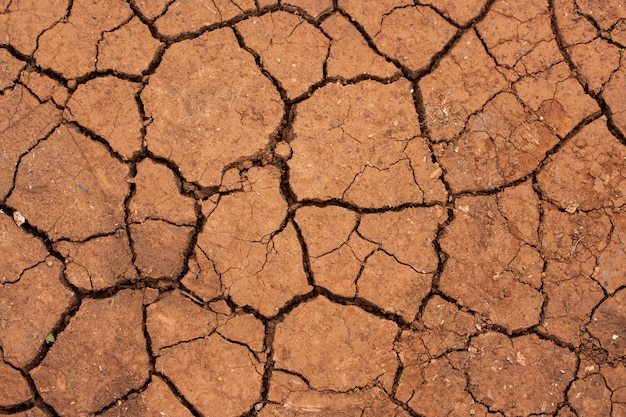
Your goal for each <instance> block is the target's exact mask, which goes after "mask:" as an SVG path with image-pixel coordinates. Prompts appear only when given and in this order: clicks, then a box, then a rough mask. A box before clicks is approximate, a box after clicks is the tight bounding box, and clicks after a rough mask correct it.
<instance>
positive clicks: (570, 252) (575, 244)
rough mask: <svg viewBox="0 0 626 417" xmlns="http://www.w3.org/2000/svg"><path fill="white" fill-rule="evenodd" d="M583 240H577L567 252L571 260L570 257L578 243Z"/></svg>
mask: <svg viewBox="0 0 626 417" xmlns="http://www.w3.org/2000/svg"><path fill="white" fill-rule="evenodd" d="M581 240H583V238H582V237H581V238H580V239H578V240H577V241H576V243H574V246H572V249H571V250H570V251H569V257H570V258H571V257H572V255H573V254H574V252H575V251H576V248H577V247H578V244H579V243H580V241H581Z"/></svg>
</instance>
